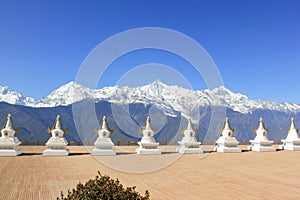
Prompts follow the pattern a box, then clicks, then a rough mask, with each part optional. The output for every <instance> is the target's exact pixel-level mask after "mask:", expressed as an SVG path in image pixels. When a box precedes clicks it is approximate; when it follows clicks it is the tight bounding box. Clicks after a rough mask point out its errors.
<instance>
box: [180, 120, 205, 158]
mask: <svg viewBox="0 0 300 200" xmlns="http://www.w3.org/2000/svg"><path fill="white" fill-rule="evenodd" d="M196 133H197V130H195V129H194V127H193V124H192V120H191V119H189V120H188V125H187V128H186V129H185V130H184V131H183V134H184V136H183V138H182V140H181V141H179V142H178V144H179V147H177V148H176V151H177V152H179V153H203V150H202V149H201V148H200V144H201V143H200V142H197V139H196V137H195V135H196Z"/></svg>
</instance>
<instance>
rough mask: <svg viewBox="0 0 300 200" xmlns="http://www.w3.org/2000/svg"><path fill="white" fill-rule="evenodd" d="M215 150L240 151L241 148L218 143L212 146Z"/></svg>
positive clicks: (225, 151)
mask: <svg viewBox="0 0 300 200" xmlns="http://www.w3.org/2000/svg"><path fill="white" fill-rule="evenodd" d="M214 150H215V151H217V152H221V153H240V152H242V150H241V149H240V148H238V147H228V146H223V145H219V146H216V147H215V148H214Z"/></svg>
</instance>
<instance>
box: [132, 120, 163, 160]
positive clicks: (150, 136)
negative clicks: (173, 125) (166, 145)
mask: <svg viewBox="0 0 300 200" xmlns="http://www.w3.org/2000/svg"><path fill="white" fill-rule="evenodd" d="M140 132H142V133H143V137H142V140H141V141H140V142H138V144H139V148H137V149H136V152H137V154H161V152H160V151H159V149H158V146H159V143H158V142H156V141H155V138H154V134H155V131H154V130H153V128H152V126H151V120H150V117H149V116H148V117H147V120H146V125H145V127H144V129H143V130H141V131H140Z"/></svg>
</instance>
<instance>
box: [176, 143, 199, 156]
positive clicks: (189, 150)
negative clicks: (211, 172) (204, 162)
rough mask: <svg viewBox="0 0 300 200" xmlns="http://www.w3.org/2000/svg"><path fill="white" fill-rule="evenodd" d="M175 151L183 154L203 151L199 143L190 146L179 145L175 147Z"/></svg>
mask: <svg viewBox="0 0 300 200" xmlns="http://www.w3.org/2000/svg"><path fill="white" fill-rule="evenodd" d="M176 152H178V153H183V154H201V153H203V150H202V149H201V148H200V147H199V145H197V146H195V147H192V146H191V145H189V146H184V145H183V146H181V145H180V146H179V147H177V148H176Z"/></svg>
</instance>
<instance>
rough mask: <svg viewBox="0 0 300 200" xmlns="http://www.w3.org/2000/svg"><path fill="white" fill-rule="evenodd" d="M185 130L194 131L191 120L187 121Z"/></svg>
mask: <svg viewBox="0 0 300 200" xmlns="http://www.w3.org/2000/svg"><path fill="white" fill-rule="evenodd" d="M186 130H193V131H194V130H195V129H194V126H193V124H192V120H191V119H189V120H188V125H187V128H186Z"/></svg>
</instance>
